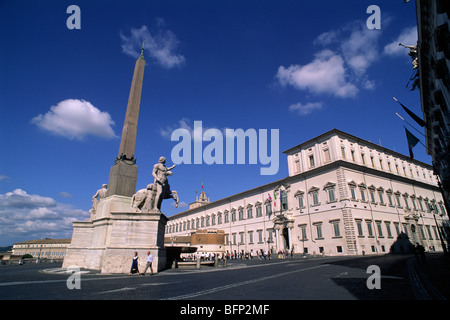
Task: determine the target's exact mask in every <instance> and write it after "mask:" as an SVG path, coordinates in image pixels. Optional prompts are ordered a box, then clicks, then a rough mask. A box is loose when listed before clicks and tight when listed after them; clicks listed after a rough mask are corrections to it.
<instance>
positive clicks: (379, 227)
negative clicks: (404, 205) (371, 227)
mask: <svg viewBox="0 0 450 320" xmlns="http://www.w3.org/2000/svg"><path fill="white" fill-rule="evenodd" d="M375 222H376V224H377V230H378V236H379V237H383V229H382V227H381V221H375Z"/></svg>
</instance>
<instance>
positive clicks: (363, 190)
mask: <svg viewBox="0 0 450 320" xmlns="http://www.w3.org/2000/svg"><path fill="white" fill-rule="evenodd" d="M359 192H360V193H361V202H367V199H366V186H365V185H364V184H362V185H359Z"/></svg>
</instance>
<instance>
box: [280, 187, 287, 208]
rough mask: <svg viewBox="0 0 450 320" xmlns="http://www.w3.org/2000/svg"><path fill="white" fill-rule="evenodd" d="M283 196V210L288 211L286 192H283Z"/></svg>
mask: <svg viewBox="0 0 450 320" xmlns="http://www.w3.org/2000/svg"><path fill="white" fill-rule="evenodd" d="M281 196H282V197H283V198H282V199H281V209H282V210H287V209H288V197H287V192H286V190H283V191H281Z"/></svg>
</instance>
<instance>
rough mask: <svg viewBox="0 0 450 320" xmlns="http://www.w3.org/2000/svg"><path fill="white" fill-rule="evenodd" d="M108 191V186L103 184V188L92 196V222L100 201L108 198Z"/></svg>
mask: <svg viewBox="0 0 450 320" xmlns="http://www.w3.org/2000/svg"><path fill="white" fill-rule="evenodd" d="M107 191H108V185H106V184H102V188H101V189H99V190H97V192H96V193H95V194H94V195H93V196H92V209H91V210H89V212H90V213H91V218H90V220H92V216H93V215H94V214H95V213H96V212H97V207H98V204H99V203H100V201H101V200H102V199H104V198H106V193H107Z"/></svg>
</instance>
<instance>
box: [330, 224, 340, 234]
mask: <svg viewBox="0 0 450 320" xmlns="http://www.w3.org/2000/svg"><path fill="white" fill-rule="evenodd" d="M330 222H331V224H332V226H333V237H340V236H341V230H340V228H339V220H334V221H330Z"/></svg>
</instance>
